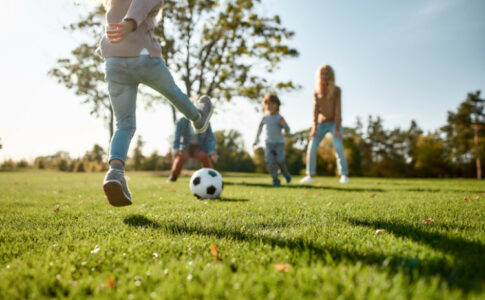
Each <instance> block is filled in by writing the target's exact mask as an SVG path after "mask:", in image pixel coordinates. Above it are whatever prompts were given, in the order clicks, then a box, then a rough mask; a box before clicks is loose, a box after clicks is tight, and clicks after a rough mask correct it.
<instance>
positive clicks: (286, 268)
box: [274, 263, 291, 272]
mask: <svg viewBox="0 0 485 300" xmlns="http://www.w3.org/2000/svg"><path fill="white" fill-rule="evenodd" d="M274 267H275V269H276V271H278V272H289V271H290V269H291V266H290V265H289V264H287V263H279V264H275V265H274Z"/></svg>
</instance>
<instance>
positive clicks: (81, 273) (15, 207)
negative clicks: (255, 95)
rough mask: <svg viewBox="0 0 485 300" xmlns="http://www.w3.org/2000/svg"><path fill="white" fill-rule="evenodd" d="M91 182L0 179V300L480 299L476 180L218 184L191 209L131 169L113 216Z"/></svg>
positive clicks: (484, 293)
mask: <svg viewBox="0 0 485 300" xmlns="http://www.w3.org/2000/svg"><path fill="white" fill-rule="evenodd" d="M103 175H104V174H101V173H98V174H72V173H59V172H48V171H45V172H41V171H27V172H1V173H0V204H1V205H0V299H12V298H52V297H56V298H87V297H93V298H110V299H112V298H119V299H131V298H133V299H150V298H156V299H160V298H171V299H183V298H211V299H214V298H229V299H254V298H258V299H261V298H263V299H302V298H319V299H322V298H328V299H337V298H345V299H374V298H375V299H393V300H395V299H408V298H414V299H462V298H479V299H485V195H484V194H483V193H484V192H485V184H484V183H483V181H482V182H480V181H474V180H462V179H459V180H456V179H453V180H452V179H450V180H438V179H423V180H418V179H375V178H371V179H369V178H351V183H350V184H348V185H345V186H343V185H340V184H339V183H338V182H337V179H335V178H332V177H320V178H318V179H317V181H316V183H315V184H314V185H310V186H301V185H299V184H298V183H293V184H291V185H289V186H285V185H284V186H283V187H281V188H272V187H271V186H270V183H271V180H270V178H269V176H268V175H256V176H255V175H253V174H252V175H247V176H246V175H244V174H231V175H228V174H226V176H225V190H224V193H223V197H224V198H222V199H221V200H215V201H214V200H212V201H200V200H196V199H195V198H194V197H192V196H191V194H190V190H189V188H188V180H189V179H188V177H182V178H180V180H179V181H178V182H177V183H175V184H173V183H166V182H165V179H166V177H165V176H162V175H161V174H159V173H134V172H131V173H128V175H129V176H130V177H131V180H130V182H129V184H130V188H131V191H132V194H133V197H134V204H133V205H132V206H130V207H125V208H114V207H111V206H109V205H108V203H107V201H106V199H105V198H104V194H103V192H102V189H101V182H102V179H103ZM298 179H299V178H295V180H294V181H295V182H297V181H298ZM372 193H375V196H374V197H370V196H369V195H370V194H372ZM474 195H475V197H474ZM477 195H478V196H479V198H478V199H474V198H477ZM464 197H467V198H468V199H469V200H470V201H469V203H467V202H465V201H464ZM57 205H59V207H60V208H59V210H58V211H57V212H56V211H55V208H56V206H57ZM428 218H433V219H434V222H432V223H430V224H425V223H423V219H428ZM377 229H385V232H383V233H380V234H375V232H376V230H377ZM212 244H214V245H216V247H217V249H218V254H219V256H220V258H221V262H218V260H217V258H216V257H215V256H213V255H212V254H211V250H210V247H211V245H212ZM95 248H99V249H98V251H97V252H96V251H93V250H94V249H95ZM280 263H286V264H287V265H289V266H290V267H289V270H288V272H284V271H283V272H280V271H278V270H277V268H276V264H280ZM113 283H114V284H113Z"/></svg>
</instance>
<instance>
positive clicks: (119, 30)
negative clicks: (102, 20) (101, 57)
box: [106, 0, 162, 44]
mask: <svg viewBox="0 0 485 300" xmlns="http://www.w3.org/2000/svg"><path fill="white" fill-rule="evenodd" d="M157 6H159V7H161V6H162V1H161V0H133V1H132V2H131V5H130V8H129V9H128V12H127V13H126V16H125V18H123V21H122V22H121V23H109V24H108V26H109V27H114V28H115V29H110V30H106V36H107V37H108V38H109V39H110V41H109V42H110V43H111V44H116V43H119V42H121V41H122V40H123V39H125V38H126V37H127V36H128V35H129V34H130V33H131V32H133V31H135V30H136V29H137V28H138V25H140V24H141V23H142V22H143V21H144V20H145V19H146V17H147V16H148V14H149V13H150V11H152V10H153V9H154V8H156V7H157Z"/></svg>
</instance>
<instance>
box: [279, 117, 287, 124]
mask: <svg viewBox="0 0 485 300" xmlns="http://www.w3.org/2000/svg"><path fill="white" fill-rule="evenodd" d="M285 123H286V121H285V119H283V117H281V118H280V124H281V125H283V124H285Z"/></svg>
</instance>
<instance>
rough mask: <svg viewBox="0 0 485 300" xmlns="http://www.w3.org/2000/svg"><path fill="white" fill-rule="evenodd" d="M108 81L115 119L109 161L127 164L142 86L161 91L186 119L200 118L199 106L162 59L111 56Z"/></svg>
mask: <svg viewBox="0 0 485 300" xmlns="http://www.w3.org/2000/svg"><path fill="white" fill-rule="evenodd" d="M106 81H107V82H108V90H109V97H110V100H111V106H112V107H113V111H114V116H115V131H114V134H113V138H112V139H111V146H110V156H109V161H111V160H112V159H119V160H121V161H123V162H125V161H126V156H127V153H128V148H129V146H130V142H131V139H132V137H133V135H134V134H135V130H136V95H137V93H138V85H139V84H140V83H143V84H145V85H147V86H149V87H151V88H153V89H154V90H156V91H158V92H160V93H161V94H162V95H163V96H165V98H167V99H168V100H169V101H170V102H171V103H172V104H173V105H174V106H175V107H176V108H177V109H178V110H179V111H180V112H181V113H182V114H183V115H185V117H187V119H189V120H193V119H195V118H197V117H198V111H197V109H196V107H195V106H194V104H193V103H192V102H191V101H190V99H189V98H188V97H187V95H185V94H184V93H182V91H181V90H180V89H179V88H178V87H177V85H176V84H175V82H174V80H173V78H172V74H170V71H169V70H168V69H167V66H166V65H165V63H164V61H163V60H162V59H161V58H152V57H150V56H148V55H141V56H137V57H108V58H107V59H106Z"/></svg>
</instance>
